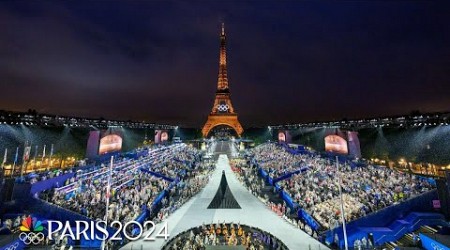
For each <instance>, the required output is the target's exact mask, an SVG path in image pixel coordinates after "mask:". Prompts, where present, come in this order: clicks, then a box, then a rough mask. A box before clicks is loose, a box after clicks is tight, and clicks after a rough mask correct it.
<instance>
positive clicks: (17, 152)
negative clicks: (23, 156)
mask: <svg viewBox="0 0 450 250" xmlns="http://www.w3.org/2000/svg"><path fill="white" fill-rule="evenodd" d="M17 158H19V147H17V148H16V156H14V165H16V163H17Z"/></svg>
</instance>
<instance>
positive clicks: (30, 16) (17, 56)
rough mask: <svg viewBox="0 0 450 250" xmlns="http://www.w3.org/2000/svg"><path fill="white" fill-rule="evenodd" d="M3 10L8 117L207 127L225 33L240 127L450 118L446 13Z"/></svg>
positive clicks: (387, 6) (432, 7)
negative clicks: (425, 115)
mask: <svg viewBox="0 0 450 250" xmlns="http://www.w3.org/2000/svg"><path fill="white" fill-rule="evenodd" d="M77 2H78V1H71V2H70V3H67V2H66V3H59V2H56V1H55V2H51V3H50V2H44V1H39V2H38V3H32V4H30V2H26V1H20V2H19V3H16V2H1V3H0V109H4V110H15V111H25V110H27V109H28V108H32V109H36V110H37V111H38V112H44V113H51V114H62V115H76V116H87V117H100V116H102V117H106V118H111V119H121V120H127V119H133V120H147V121H152V122H167V123H171V124H179V125H182V126H196V127H200V126H201V125H203V123H204V122H205V121H206V117H207V114H208V113H209V112H210V110H211V107H212V104H213V100H214V93H215V89H216V83H217V72H218V56H219V29H220V23H221V22H222V21H224V22H225V26H226V33H227V39H228V41H227V42H228V76H229V83H230V90H231V92H232V101H233V104H234V106H235V109H236V111H237V112H238V113H239V117H240V120H241V122H242V123H243V125H244V126H246V127H248V126H254V125H267V124H278V123H286V122H301V121H314V120H332V119H341V118H344V117H347V118H359V117H373V116H379V115H395V114H405V113H410V112H411V111H412V110H420V111H421V112H432V111H448V110H449V107H450V4H449V3H448V1H447V3H446V2H445V1H443V2H430V1H422V2H421V1H412V2H407V1H401V2H400V1H392V2H389V1H379V2H376V1H364V2H356V1H349V2H342V1H337V2H334V1H332V2H325V1H320V2H282V3H270V2H249V3H242V2H231V1H226V2H224V3H221V2H217V3H212V4H210V3H209V2H207V1H199V2H189V3H188V2H181V1H179V2H178V1H177V2H165V3H157V2H150V1H148V2H146V1H133V2H131V1H127V2H125V1H123V2H119V1H111V2H107V1H96V2H91V1H90V2H87V1H86V2H84V3H83V4H80V3H77Z"/></svg>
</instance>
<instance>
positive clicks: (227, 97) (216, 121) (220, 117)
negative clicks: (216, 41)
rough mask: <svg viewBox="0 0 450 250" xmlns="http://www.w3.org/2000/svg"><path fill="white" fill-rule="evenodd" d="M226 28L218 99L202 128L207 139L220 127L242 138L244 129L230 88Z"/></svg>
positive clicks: (221, 39)
mask: <svg viewBox="0 0 450 250" xmlns="http://www.w3.org/2000/svg"><path fill="white" fill-rule="evenodd" d="M226 38H227V37H226V35H225V26H224V24H223V23H222V32H221V33H220V59H219V78H218V81H217V91H216V98H215V100H214V105H213V108H212V111H211V113H210V114H209V115H208V120H207V121H206V123H205V125H204V126H203V128H202V134H203V137H207V136H208V134H209V133H210V131H211V130H212V129H213V128H214V127H216V126H220V125H225V126H229V127H231V128H233V129H234V130H235V131H236V133H237V134H238V135H239V136H241V134H242V132H244V129H243V128H242V126H241V123H240V122H239V120H238V115H237V113H236V112H235V111H234V108H233V105H232V104H231V93H230V90H229V88H228V77H227V49H226Z"/></svg>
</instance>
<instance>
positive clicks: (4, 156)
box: [2, 148, 8, 164]
mask: <svg viewBox="0 0 450 250" xmlns="http://www.w3.org/2000/svg"><path fill="white" fill-rule="evenodd" d="M7 157H8V148H5V154H4V155H3V162H2V164H5V163H6V158H7Z"/></svg>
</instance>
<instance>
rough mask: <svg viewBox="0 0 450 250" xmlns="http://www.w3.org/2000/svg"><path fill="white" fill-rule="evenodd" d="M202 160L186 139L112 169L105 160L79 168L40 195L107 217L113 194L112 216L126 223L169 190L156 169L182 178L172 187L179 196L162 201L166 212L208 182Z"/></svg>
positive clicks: (109, 213)
mask: <svg viewBox="0 0 450 250" xmlns="http://www.w3.org/2000/svg"><path fill="white" fill-rule="evenodd" d="M155 152H156V153H155ZM200 159H201V157H200V154H199V153H198V151H197V150H196V149H194V148H192V147H189V146H186V145H184V144H183V145H172V146H167V147H165V148H163V149H158V150H155V151H151V152H149V154H148V155H146V156H143V157H141V158H139V159H122V160H120V161H118V162H117V163H115V164H114V165H113V167H112V171H110V167H109V166H107V165H106V166H101V167H100V168H98V169H95V170H93V171H91V172H88V173H85V172H83V173H81V174H78V173H77V175H76V176H74V177H73V178H71V179H69V180H68V181H67V182H66V185H65V186H63V187H60V188H55V189H51V190H50V191H48V192H43V193H41V194H40V197H41V199H43V200H46V201H48V202H50V203H53V204H56V205H58V206H61V207H64V208H66V209H69V210H72V211H74V212H77V213H80V214H82V215H85V216H88V217H90V218H92V219H103V218H104V216H105V212H106V200H107V198H108V197H110V198H109V207H108V209H109V210H108V220H117V221H121V222H127V221H130V220H133V219H135V218H136V217H138V215H139V214H140V213H142V212H143V210H144V209H152V205H153V202H154V200H155V199H156V197H158V195H159V194H160V193H161V192H162V191H163V190H166V191H169V188H168V187H169V185H170V181H169V178H162V177H161V176H155V175H154V174H153V173H152V172H158V173H160V174H162V175H166V177H170V178H173V179H174V180H177V181H179V182H178V184H177V185H176V188H174V190H175V192H176V193H175V194H176V195H178V197H179V198H178V199H176V201H174V200H173V199H172V198H170V197H169V198H165V199H164V200H163V204H162V205H163V208H162V210H161V211H163V214H167V213H168V212H166V209H169V208H170V209H171V210H172V211H173V210H175V209H176V208H178V207H179V206H180V204H182V203H184V202H185V201H186V200H187V199H188V198H189V197H190V196H191V195H193V193H195V192H198V190H199V189H200V186H201V185H204V184H205V183H206V180H205V178H202V175H201V174H200V173H202V174H203V173H204V171H203V170H205V167H204V165H202V164H201V162H200ZM163 169H167V171H164V170H163ZM161 170H162V171H161ZM109 176H110V177H109ZM108 179H110V191H109V195H108V193H107V186H108V185H107V184H108ZM170 192H172V191H170ZM151 212H152V211H151ZM160 219H163V216H161V217H160Z"/></svg>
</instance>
